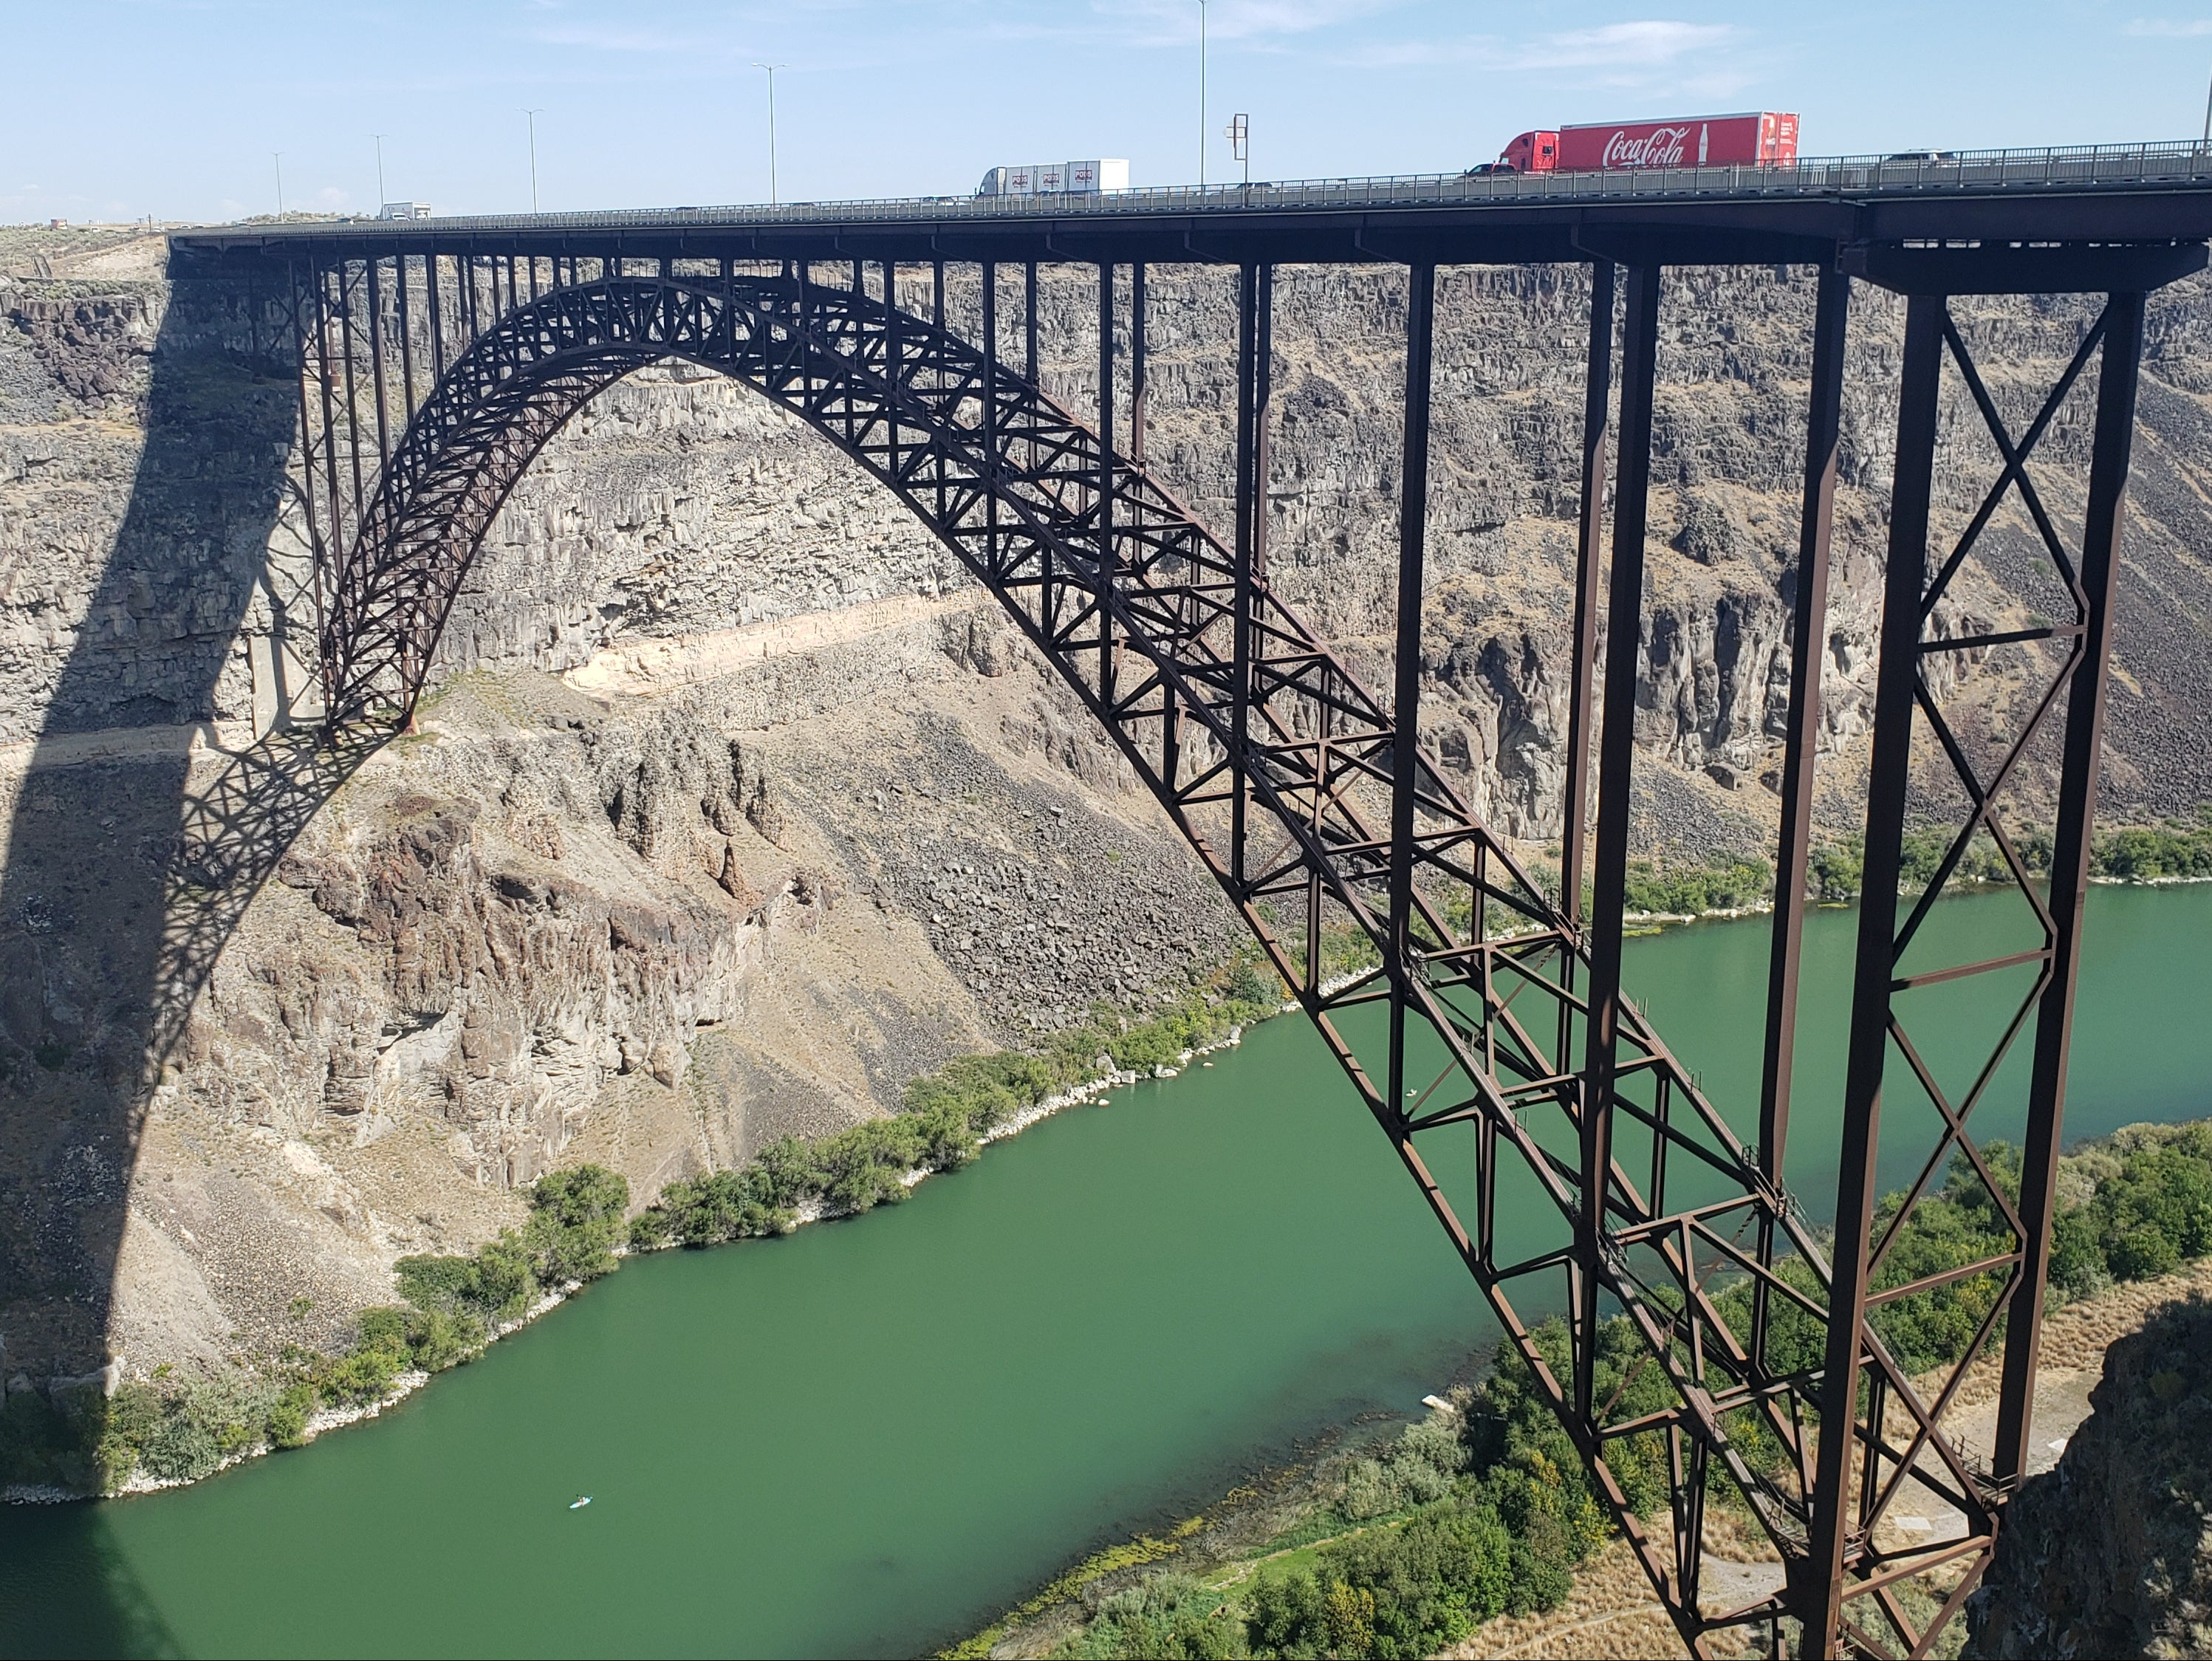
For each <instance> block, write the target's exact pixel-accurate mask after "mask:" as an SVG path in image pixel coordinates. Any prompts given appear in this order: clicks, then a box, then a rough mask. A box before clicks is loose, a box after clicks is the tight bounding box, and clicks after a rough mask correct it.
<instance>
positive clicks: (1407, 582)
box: [1261, 265, 1437, 1125]
mask: <svg viewBox="0 0 2212 1661" xmlns="http://www.w3.org/2000/svg"><path fill="white" fill-rule="evenodd" d="M1436 312H1437V268H1436V267H1435V266H1434V265H1415V266H1413V268H1412V269H1411V270H1410V271H1408V272H1407V279H1406V392H1405V400H1406V401H1405V416H1406V422H1405V434H1406V436H1405V446H1404V449H1403V452H1402V453H1401V457H1400V459H1399V463H1398V474H1399V489H1400V496H1399V501H1398V616H1397V629H1396V644H1395V670H1396V674H1395V681H1396V686H1395V696H1394V697H1393V698H1392V700H1391V704H1390V719H1391V721H1392V724H1393V732H1392V743H1391V751H1390V865H1389V885H1390V886H1389V896H1390V950H1391V959H1390V970H1391V973H1392V974H1393V975H1394V976H1402V977H1405V979H1406V980H1407V982H1408V984H1407V985H1404V986H1401V987H1399V988H1397V989H1395V991H1394V994H1393V995H1392V997H1391V999H1390V1063H1389V1077H1390V1084H1389V1092H1390V1093H1389V1106H1390V1115H1391V1117H1392V1119H1393V1121H1394V1122H1395V1123H1398V1124H1401V1125H1402V1124H1403V1123H1405V1118H1406V1097H1407V1085H1406V1006H1407V1002H1408V1001H1410V999H1411V996H1412V993H1413V988H1412V986H1411V984H1410V983H1411V981H1412V980H1413V977H1415V976H1417V975H1418V973H1419V970H1417V969H1416V968H1415V966H1414V965H1415V964H1417V962H1418V961H1419V953H1420V952H1421V950H1422V948H1423V942H1421V941H1420V940H1419V939H1417V938H1416V936H1415V934H1414V932H1413V821H1414V815H1415V813H1416V812H1417V811H1418V804H1419V796H1420V778H1421V600H1422V587H1423V585H1424V581H1425V575H1426V570H1425V566H1426V559H1427V551H1428V533H1429V386H1430V380H1431V363H1432V362H1433V360H1434V357H1435V343H1436ZM1265 511H1266V506H1265V503H1264V502H1262V504H1261V512H1262V513H1264V512H1265Z"/></svg>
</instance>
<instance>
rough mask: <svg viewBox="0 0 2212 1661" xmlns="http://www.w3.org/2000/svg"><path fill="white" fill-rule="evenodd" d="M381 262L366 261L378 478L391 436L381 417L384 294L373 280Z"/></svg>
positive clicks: (389, 451) (388, 453)
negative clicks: (374, 395)
mask: <svg viewBox="0 0 2212 1661" xmlns="http://www.w3.org/2000/svg"><path fill="white" fill-rule="evenodd" d="M383 267H384V261H383V260H381V259H376V258H374V257H372V258H371V259H369V261H368V368H369V375H370V382H369V385H370V390H371V391H373V392H374V393H375V394H376V470H377V476H378V478H382V477H383V473H384V469H385V468H386V467H387V466H389V465H391V462H392V435H391V433H390V432H389V431H388V430H386V422H385V413H384V291H383V287H382V285H381V284H380V283H378V282H377V280H376V278H377V273H378V272H379V271H381V270H382V269H383Z"/></svg>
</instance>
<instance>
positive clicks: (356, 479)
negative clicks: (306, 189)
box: [338, 259, 367, 532]
mask: <svg viewBox="0 0 2212 1661" xmlns="http://www.w3.org/2000/svg"><path fill="white" fill-rule="evenodd" d="M348 264H349V262H348V261H346V260H344V259H340V260H339V261H338V346H339V350H340V352H341V354H342V358H341V361H342V362H343V366H344V369H345V409H346V451H347V453H348V454H349V456H350V457H351V458H352V460H353V524H354V530H355V531H356V532H359V531H360V529H361V521H362V513H363V506H362V504H363V502H365V501H366V499H367V498H366V496H365V494H364V492H363V491H362V481H361V401H360V399H357V398H356V397H355V396H354V374H353V297H352V293H351V290H352V288H353V281H352V278H351V277H349V276H348V274H347V265H348Z"/></svg>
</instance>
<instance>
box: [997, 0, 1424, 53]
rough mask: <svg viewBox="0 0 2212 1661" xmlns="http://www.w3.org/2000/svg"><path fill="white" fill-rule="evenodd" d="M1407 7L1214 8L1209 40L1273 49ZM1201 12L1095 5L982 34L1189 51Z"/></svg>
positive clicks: (1331, 3) (1128, 1) (1284, 0)
mask: <svg viewBox="0 0 2212 1661" xmlns="http://www.w3.org/2000/svg"><path fill="white" fill-rule="evenodd" d="M1403 3H1405V0H1210V3H1209V4H1208V5H1207V6H1206V9H1205V13H1206V15H1205V22H1206V37H1207V39H1209V40H1212V41H1215V42H1217V43H1220V44H1229V43H1231V42H1235V43H1240V44H1243V45H1245V46H1272V45H1274V44H1276V43H1279V42H1282V41H1285V40H1292V39H1296V38H1297V37H1300V36H1304V35H1310V34H1313V33H1317V32H1319V31H1321V30H1323V29H1329V28H1334V27H1338V26H1339V25H1340V24H1345V23H1351V22H1355V21H1358V20H1359V19H1361V18H1363V17H1369V16H1372V15H1374V14H1376V12H1381V11H1388V10H1390V9H1393V8H1395V7H1396V6H1399V5H1401V4H1403ZM1199 10H1200V9H1199V4H1198V0H1091V3H1090V4H1089V5H1088V6H1087V7H1085V8H1083V9H1075V8H1070V9H1067V10H1066V11H1065V12H1060V13H1055V12H1054V11H1052V10H1050V9H1046V8H1042V7H1040V8H1037V9H1034V10H1028V9H1025V10H1024V11H1022V12H1020V13H1017V14H1012V15H1009V14H1007V13H1006V12H1004V11H998V12H994V13H992V14H990V15H989V17H988V21H987V22H984V23H980V24H979V25H978V27H982V28H983V29H984V30H985V32H986V33H989V34H991V35H993V36H994V37H996V38H999V39H1001V40H1070V41H1086V42H1097V43H1102V44H1103V43H1108V42H1111V43H1113V44H1115V45H1119V46H1184V45H1189V44H1192V43H1194V42H1195V41H1196V40H1197V39H1198V31H1199Z"/></svg>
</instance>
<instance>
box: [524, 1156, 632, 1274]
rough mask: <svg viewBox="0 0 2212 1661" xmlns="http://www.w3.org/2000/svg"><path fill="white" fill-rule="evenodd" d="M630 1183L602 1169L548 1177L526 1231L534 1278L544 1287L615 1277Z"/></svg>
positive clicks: (533, 1199)
mask: <svg viewBox="0 0 2212 1661" xmlns="http://www.w3.org/2000/svg"><path fill="white" fill-rule="evenodd" d="M628 1210H629V1181H628V1180H627V1179H626V1178H624V1177H622V1176H621V1175H619V1174H618V1173H617V1172H615V1171H609V1170H607V1169H606V1168H605V1166H604V1165H577V1166H575V1167H574V1168H573V1169H571V1170H567V1171H547V1172H546V1173H545V1174H544V1176H543V1177H539V1178H538V1183H537V1186H536V1187H535V1188H534V1189H532V1191H531V1196H530V1220H529V1221H528V1222H527V1223H526V1224H525V1225H524V1226H523V1231H522V1240H523V1246H524V1249H525V1250H527V1251H528V1252H529V1253H530V1254H531V1258H532V1262H531V1272H532V1275H535V1276H536V1277H537V1280H538V1283H539V1284H540V1285H543V1286H546V1287H560V1286H566V1285H567V1284H568V1282H570V1281H596V1280H598V1279H599V1277H600V1276H601V1275H611V1274H613V1273H614V1271H615V1247H616V1246H617V1245H618V1244H621V1243H622V1241H623V1238H624V1236H625V1230H624V1227H623V1213H624V1212H626V1211H628Z"/></svg>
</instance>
